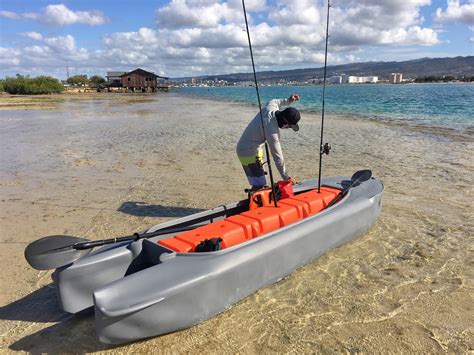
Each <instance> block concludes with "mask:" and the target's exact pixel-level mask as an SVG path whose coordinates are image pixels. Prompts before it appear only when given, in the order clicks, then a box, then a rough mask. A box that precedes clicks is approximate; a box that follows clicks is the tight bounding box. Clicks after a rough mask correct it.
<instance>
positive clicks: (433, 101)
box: [179, 84, 474, 131]
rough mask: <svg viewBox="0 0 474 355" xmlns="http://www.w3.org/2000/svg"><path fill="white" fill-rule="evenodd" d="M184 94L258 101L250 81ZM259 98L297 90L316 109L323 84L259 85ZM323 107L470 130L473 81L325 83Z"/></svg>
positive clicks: (189, 90)
mask: <svg viewBox="0 0 474 355" xmlns="http://www.w3.org/2000/svg"><path fill="white" fill-rule="evenodd" d="M179 91H180V92H181V93H183V94H190V95H198V96H205V97H209V98H212V99H220V100H228V101H237V102H242V103H248V104H257V98H256V93H255V88H254V87H242V86H237V87H195V88H181V89H180V90H179ZM259 91H260V96H261V98H262V101H263V102H266V101H268V100H269V99H271V98H285V97H288V96H289V95H290V94H292V93H298V94H300V95H301V101H300V102H298V103H297V104H296V105H294V106H295V107H297V108H299V109H301V110H303V111H312V112H320V110H321V95H322V86H262V87H259ZM326 112H327V113H329V114H344V115H357V116H361V117H370V118H375V119H382V120H391V121H399V122H407V121H408V122H410V123H415V124H425V125H429V126H439V127H447V128H453V129H456V130H461V131H464V130H468V131H470V130H472V129H473V128H474V84H408V85H389V84H387V85H332V86H327V87H326Z"/></svg>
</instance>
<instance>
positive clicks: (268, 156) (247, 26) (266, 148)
mask: <svg viewBox="0 0 474 355" xmlns="http://www.w3.org/2000/svg"><path fill="white" fill-rule="evenodd" d="M242 7H243V9H244V17H245V27H246V29H247V37H248V40H249V48H250V58H251V59H252V68H253V79H254V82H255V90H257V99H258V108H259V112H260V122H261V123H262V130H263V137H264V139H265V154H266V156H267V164H268V172H269V174H270V184H271V186H272V194H273V197H274V198H273V203H274V205H275V207H277V199H278V198H277V195H276V191H275V183H274V181H273V172H272V164H271V162H270V151H269V149H268V143H267V136H266V134H265V125H264V123H263V114H262V104H261V102H260V93H259V92H258V82H257V73H256V72H255V62H254V60H253V51H252V41H251V40H250V30H249V23H248V21H247V11H246V10H245V0H242Z"/></svg>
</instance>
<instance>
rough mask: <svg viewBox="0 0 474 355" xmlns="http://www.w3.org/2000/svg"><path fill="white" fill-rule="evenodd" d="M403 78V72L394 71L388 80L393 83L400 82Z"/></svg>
mask: <svg viewBox="0 0 474 355" xmlns="http://www.w3.org/2000/svg"><path fill="white" fill-rule="evenodd" d="M402 80H403V74H402V73H392V74H390V78H389V79H388V81H389V82H390V83H392V84H400V83H401V82H402Z"/></svg>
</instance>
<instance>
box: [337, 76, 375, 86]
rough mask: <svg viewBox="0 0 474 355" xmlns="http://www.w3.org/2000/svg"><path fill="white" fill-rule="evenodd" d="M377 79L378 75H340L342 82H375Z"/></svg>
mask: <svg viewBox="0 0 474 355" xmlns="http://www.w3.org/2000/svg"><path fill="white" fill-rule="evenodd" d="M378 80H379V77H378V76H353V75H342V82H343V83H344V84H365V83H371V84H375V83H377V81H378Z"/></svg>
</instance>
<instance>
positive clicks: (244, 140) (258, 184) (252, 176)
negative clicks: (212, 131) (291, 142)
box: [236, 94, 301, 191]
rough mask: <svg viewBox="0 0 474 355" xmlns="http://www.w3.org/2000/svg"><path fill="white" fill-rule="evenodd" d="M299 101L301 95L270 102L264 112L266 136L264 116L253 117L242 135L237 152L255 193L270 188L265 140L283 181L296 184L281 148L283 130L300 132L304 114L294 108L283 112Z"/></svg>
mask: <svg viewBox="0 0 474 355" xmlns="http://www.w3.org/2000/svg"><path fill="white" fill-rule="evenodd" d="M299 99H300V97H299V95H297V94H293V95H291V96H290V97H289V98H288V99H283V100H280V99H273V100H270V101H269V102H268V103H267V104H266V105H265V107H264V108H263V109H262V116H263V127H264V128H265V135H264V131H263V129H262V119H261V118H260V113H258V114H257V115H256V116H255V117H254V118H253V120H252V121H251V122H250V123H249V125H248V126H247V128H246V129H245V130H244V132H243V133H242V136H241V137H240V140H239V142H238V143H237V149H236V151H237V156H238V158H239V160H240V162H241V163H242V167H243V168H244V171H245V174H246V175H247V179H248V182H249V184H250V185H251V186H252V188H251V190H252V191H255V190H258V189H261V188H262V187H264V186H265V185H266V178H265V171H264V169H263V145H264V144H265V138H266V140H267V142H268V147H269V150H270V152H271V155H272V157H273V161H274V162H275V165H276V167H277V169H278V172H279V173H280V175H281V177H282V179H283V180H285V181H288V180H290V181H292V182H293V183H294V181H293V179H292V178H291V177H290V176H289V175H288V172H287V171H286V167H285V160H284V158H283V152H282V150H281V145H280V129H288V128H292V129H293V131H295V132H297V131H298V130H299V125H298V122H299V120H300V118H301V115H300V112H299V111H298V110H297V109H295V108H293V107H288V108H286V109H284V110H282V111H281V110H280V107H281V106H289V105H290V104H292V103H293V102H295V101H298V100H299Z"/></svg>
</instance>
